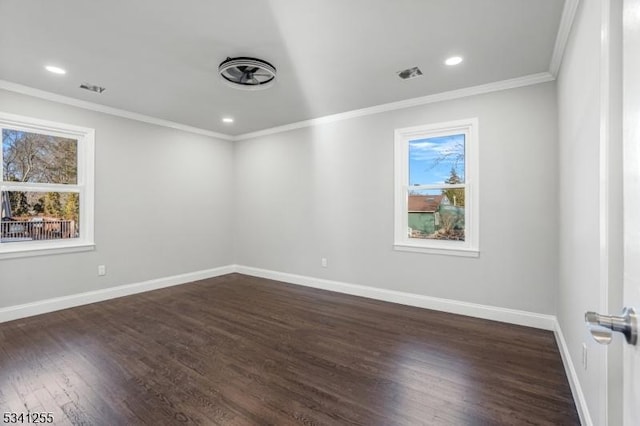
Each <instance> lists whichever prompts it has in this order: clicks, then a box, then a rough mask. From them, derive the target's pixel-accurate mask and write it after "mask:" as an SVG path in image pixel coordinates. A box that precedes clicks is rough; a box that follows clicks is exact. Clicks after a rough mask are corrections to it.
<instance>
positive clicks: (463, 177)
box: [394, 118, 479, 257]
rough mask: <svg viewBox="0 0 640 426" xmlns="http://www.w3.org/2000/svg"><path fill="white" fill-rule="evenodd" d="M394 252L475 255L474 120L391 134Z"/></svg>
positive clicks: (475, 147) (475, 152) (476, 215)
mask: <svg viewBox="0 0 640 426" xmlns="http://www.w3.org/2000/svg"><path fill="white" fill-rule="evenodd" d="M394 248H395V249H396V250H404V251H414V252H424V253H437V254H452V255H458V256H473V257H475V256H478V253H479V252H478V120H477V119H476V118H473V119H467V120H460V121H454V122H448V123H439V124H432V125H426V126H419V127H411V128H405V129H397V130H396V132H395V241H394Z"/></svg>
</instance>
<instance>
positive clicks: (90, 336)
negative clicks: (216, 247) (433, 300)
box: [0, 274, 579, 425]
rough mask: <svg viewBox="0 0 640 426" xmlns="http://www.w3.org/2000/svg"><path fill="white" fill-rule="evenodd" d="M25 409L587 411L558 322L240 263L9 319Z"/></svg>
mask: <svg viewBox="0 0 640 426" xmlns="http://www.w3.org/2000/svg"><path fill="white" fill-rule="evenodd" d="M27 410H30V411H31V412H52V413H53V415H54V417H55V424H88V425H125V424H151V425H171V424H181V423H197V424H231V425H248V424H275V425H286V424H306V425H312V424H329V425H343V424H360V425H396V424H402V425H418V424H426V425H430V424H450V425H480V424H482V425H484V424H486V425H500V424H513V425H520V424H547V425H573V424H578V423H579V421H578V417H577V413H576V410H575V406H574V404H573V401H572V398H571V392H570V390H569V385H568V383H567V379H566V376H565V373H564V370H563V367H562V362H561V360H560V355H559V353H558V350H557V347H556V343H555V340H554V337H553V334H552V333H551V332H548V331H542V330H536V329H531V328H526V327H519V326H514V325H508V324H501V323H497V322H492V321H485V320H479V319H474V318H469V317H463V316H457V315H452V314H446V313H441V312H435V311H429V310H423V309H418V308H412V307H406V306H401V305H394V304H390V303H384V302H379V301H374V300H369V299H363V298H358V297H353V296H346V295H341V294H336V293H331V292H326V291H321V290H314V289H309V288H304V287H298V286H293V285H288V284H283V283H278V282H274V281H269V280H264V279H259V278H252V277H247V276H243V275H238V274H232V275H227V276H224V277H219V278H214V279H209V280H204V281H199V282H196V283H193V284H187V285H181V286H177V287H172V288H168V289H163V290H158V291H153V292H149V293H144V294H139V295H134V296H130V297H125V298H121V299H115V300H111V301H107V302H103V303H97V304H92V305H87V306H83V307H78V308H74V309H69V310H65V311H60V312H55V313H51V314H47V315H41V316H37V317H32V318H27V319H23V320H18V321H13V322H9V323H4V324H0V414H1V413H2V412H5V411H12V412H18V413H20V412H26V411H27ZM0 421H1V420H0Z"/></svg>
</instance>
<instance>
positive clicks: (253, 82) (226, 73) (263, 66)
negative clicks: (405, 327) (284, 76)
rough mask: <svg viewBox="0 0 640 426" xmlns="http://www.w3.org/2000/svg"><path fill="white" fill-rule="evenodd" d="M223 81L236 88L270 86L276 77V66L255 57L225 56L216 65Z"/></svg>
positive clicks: (258, 88)
mask: <svg viewBox="0 0 640 426" xmlns="http://www.w3.org/2000/svg"><path fill="white" fill-rule="evenodd" d="M218 73H219V74H220V76H221V77H222V78H223V79H224V81H225V82H226V83H227V84H228V85H230V86H231V87H234V88H236V89H243V90H261V89H266V88H268V87H271V86H272V85H273V83H274V81H275V78H276V68H275V67H274V66H273V65H271V64H270V63H269V62H267V61H263V60H262V59H257V58H249V57H238V58H227V59H225V60H224V61H222V62H221V63H220V65H219V66H218Z"/></svg>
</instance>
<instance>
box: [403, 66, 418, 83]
mask: <svg viewBox="0 0 640 426" xmlns="http://www.w3.org/2000/svg"><path fill="white" fill-rule="evenodd" d="M420 76H422V71H420V68H418V67H413V68H408V69H406V70H402V71H398V77H400V78H401V79H403V80H409V79H412V78H416V77H420Z"/></svg>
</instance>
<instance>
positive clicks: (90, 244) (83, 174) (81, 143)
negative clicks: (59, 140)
mask: <svg viewBox="0 0 640 426" xmlns="http://www.w3.org/2000/svg"><path fill="white" fill-rule="evenodd" d="M5 127H6V128H11V129H16V130H22V131H26V132H33V133H42V134H48V135H52V136H59V137H67V138H73V139H76V140H77V141H78V151H77V152H78V183H77V185H73V186H69V185H59V184H44V183H43V184H25V183H21V182H4V181H2V176H1V175H0V190H2V191H8V190H18V191H19V190H24V189H25V188H29V189H30V190H40V191H42V192H47V191H52V190H53V191H59V192H79V193H80V218H81V220H80V238H74V239H72V240H71V239H68V240H48V241H24V242H11V243H0V259H9V258H16V257H30V256H41V255H48V254H60V253H73V252H78V251H87V250H93V249H94V248H95V243H94V219H95V216H94V209H95V207H94V205H95V199H94V191H95V182H94V172H95V169H94V162H95V130H94V129H90V128H86V127H79V126H74V125H70V124H63V123H57V122H53V121H47V120H40V119H37V118H32V117H25V116H21V115H15V114H8V113H4V112H0V129H2V128H5ZM1 164H2V149H0V165H1Z"/></svg>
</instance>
